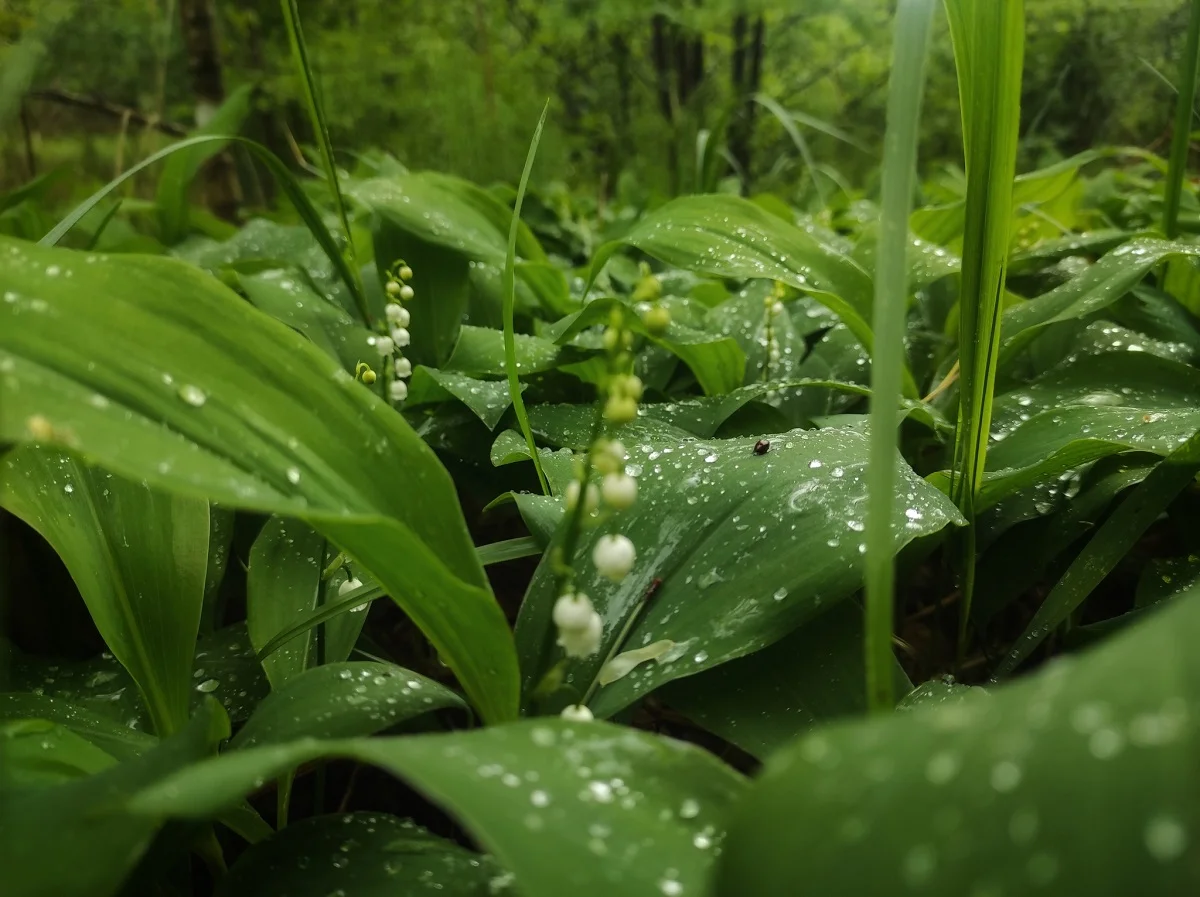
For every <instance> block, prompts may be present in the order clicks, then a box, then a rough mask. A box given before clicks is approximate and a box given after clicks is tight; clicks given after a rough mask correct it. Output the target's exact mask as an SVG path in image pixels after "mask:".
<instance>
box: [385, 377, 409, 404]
mask: <svg viewBox="0 0 1200 897" xmlns="http://www.w3.org/2000/svg"><path fill="white" fill-rule="evenodd" d="M388 398H390V399H391V400H392V401H393V402H403V401H404V400H405V399H407V398H408V384H407V383H405V382H404V381H403V380H393V381H392V382H391V383H389V384H388Z"/></svg>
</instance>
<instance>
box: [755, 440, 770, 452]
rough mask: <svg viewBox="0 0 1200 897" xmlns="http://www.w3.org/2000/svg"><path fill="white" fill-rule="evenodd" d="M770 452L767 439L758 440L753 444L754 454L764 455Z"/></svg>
mask: <svg viewBox="0 0 1200 897" xmlns="http://www.w3.org/2000/svg"><path fill="white" fill-rule="evenodd" d="M770 450H771V442H770V440H768V439H760V440H758V442H756V443H754V454H756V455H765V454H766V453H767V452H769V451H770Z"/></svg>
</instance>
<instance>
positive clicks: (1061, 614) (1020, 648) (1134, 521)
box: [995, 431, 1200, 676]
mask: <svg viewBox="0 0 1200 897" xmlns="http://www.w3.org/2000/svg"><path fill="white" fill-rule="evenodd" d="M1197 471H1200V431H1198V432H1197V433H1195V434H1193V435H1192V437H1191V438H1190V439H1188V440H1187V441H1186V442H1184V443H1183V445H1181V446H1179V448H1177V449H1176V450H1175V451H1173V452H1171V454H1169V455H1167V457H1166V458H1165V459H1163V461H1162V463H1160V464H1159V465H1158V466H1157V467H1155V468H1154V469H1153V470H1152V471H1150V473H1149V474H1147V475H1146V478H1145V479H1144V480H1142V481H1141V482H1140V483H1138V484H1137V485H1136V486H1135V487H1133V489H1132V490H1130V493H1129V495H1128V496H1127V497H1126V498H1125V499H1124V500H1123V501H1122V502H1121V504H1120V505H1118V506H1117V508H1116V510H1115V511H1113V513H1112V515H1111V516H1110V517H1109V518H1108V519H1107V520H1105V521H1104V523H1103V524H1101V526H1100V528H1099V529H1098V530H1097V531H1096V534H1095V535H1094V536H1093V537H1092V539H1091V541H1090V542H1088V544H1087V545H1085V546H1084V548H1083V550H1082V551H1081V552H1080V553H1079V556H1078V557H1076V558H1075V560H1074V561H1073V562H1072V563H1071V566H1070V567H1069V568H1067V572H1066V573H1064V574H1063V576H1062V578H1061V579H1060V580H1059V581H1058V582H1057V583H1056V584H1055V586H1054V588H1053V589H1052V590H1051V591H1050V594H1049V595H1047V596H1046V599H1045V601H1043V602H1042V605H1041V607H1039V608H1038V611H1037V613H1036V614H1035V615H1034V617H1033V619H1032V620H1031V621H1030V622H1029V625H1028V626H1027V627H1026V629H1025V632H1024V633H1023V634H1022V636H1021V637H1020V638H1019V639H1017V641H1016V643H1015V644H1014V645H1013V647H1012V649H1011V650H1010V651H1009V652H1008V654H1007V655H1005V657H1004V659H1003V660H1002V661H1001V662H1000V664H999V666H998V667H997V668H996V673H995V675H997V676H1006V675H1008V674H1010V673H1012V671H1013V670H1015V669H1016V668H1017V665H1018V664H1019V663H1020V662H1021V661H1022V660H1024V659H1025V658H1027V657H1028V656H1029V655H1030V653H1031V652H1032V651H1033V650H1034V648H1036V647H1037V646H1038V645H1039V644H1040V643H1041V642H1042V640H1043V639H1044V638H1045V637H1046V636H1047V635H1048V634H1049V633H1050V632H1051V631H1053V630H1054V629H1055V628H1057V627H1058V626H1059V625H1060V624H1062V623H1063V621H1065V620H1066V619H1067V617H1068V616H1069V615H1070V614H1071V613H1072V612H1073V611H1074V610H1075V609H1076V608H1077V607H1079V605H1080V604H1082V603H1083V602H1084V601H1085V600H1086V599H1087V597H1088V595H1090V594H1091V592H1092V590H1093V589H1095V588H1096V586H1098V585H1099V584H1100V583H1101V581H1102V580H1103V579H1104V577H1106V576H1107V575H1108V574H1109V573H1111V572H1112V569H1113V567H1115V566H1116V565H1117V563H1118V562H1119V561H1120V560H1121V558H1123V557H1125V555H1126V554H1128V553H1129V551H1130V550H1131V549H1132V548H1133V547H1134V545H1135V544H1136V543H1137V541H1138V540H1139V539H1140V538H1141V537H1142V535H1143V533H1145V532H1146V530H1147V529H1148V528H1149V527H1150V524H1152V523H1154V521H1155V520H1157V519H1158V518H1159V516H1160V515H1161V514H1162V513H1163V511H1165V510H1166V509H1167V506H1168V505H1169V504H1170V503H1171V502H1172V501H1173V500H1174V499H1175V497H1176V496H1177V495H1178V494H1179V493H1180V492H1182V491H1183V490H1184V489H1185V488H1187V486H1189V485H1190V484H1191V483H1192V481H1193V480H1194V479H1195V478H1196V473H1197Z"/></svg>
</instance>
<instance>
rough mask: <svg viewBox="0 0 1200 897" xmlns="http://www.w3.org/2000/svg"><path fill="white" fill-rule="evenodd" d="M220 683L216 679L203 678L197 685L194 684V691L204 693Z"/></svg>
mask: <svg viewBox="0 0 1200 897" xmlns="http://www.w3.org/2000/svg"><path fill="white" fill-rule="evenodd" d="M220 684H221V683H220V682H218V681H217V680H216V679H205V680H204V681H203V682H201V683H200V684H199V685H197V686H196V691H200V692H204V694H208V693H209V692H214V691H216V690H217V686H218V685H220Z"/></svg>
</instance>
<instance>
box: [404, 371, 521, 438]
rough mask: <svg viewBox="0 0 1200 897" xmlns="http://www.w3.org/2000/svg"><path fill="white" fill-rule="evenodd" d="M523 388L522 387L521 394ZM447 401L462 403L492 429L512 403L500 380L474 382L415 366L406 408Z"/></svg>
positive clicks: (447, 373) (505, 387)
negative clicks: (454, 400) (453, 400)
mask: <svg viewBox="0 0 1200 897" xmlns="http://www.w3.org/2000/svg"><path fill="white" fill-rule="evenodd" d="M524 388H525V387H524V386H522V387H521V389H522V390H523V389H524ZM447 399H457V400H458V401H460V402H462V403H463V404H464V405H466V406H467V407H468V408H470V409H471V411H472V412H473V413H474V414H475V416H476V417H478V418H479V419H480V420H481V421H483V423H484V424H485V425H486V426H487V428H488V429H489V430H494V429H496V425H497V424H498V423H500V419H501V418H502V417H504V413H505V412H506V411H508V408H509V406H510V405H511V404H512V400H511V399H510V398H509V392H508V384H507V383H504V382H503V381H500V380H476V379H475V378H474V377H468V376H466V375H465V374H456V373H454V372H453V371H439V370H438V369H437V368H427V367H424V366H418V367H416V368H414V369H413V375H412V381H411V383H410V385H409V389H408V399H407V400H406V403H405V407H406V408H416V407H419V406H421V405H427V404H431V403H435V402H444V401H446V400H447Z"/></svg>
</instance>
